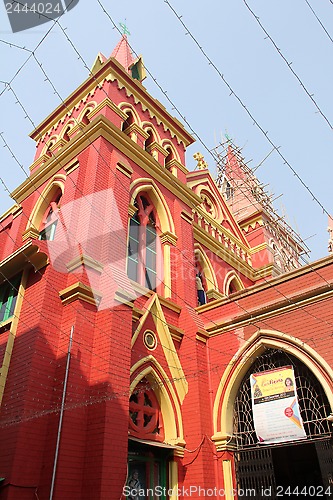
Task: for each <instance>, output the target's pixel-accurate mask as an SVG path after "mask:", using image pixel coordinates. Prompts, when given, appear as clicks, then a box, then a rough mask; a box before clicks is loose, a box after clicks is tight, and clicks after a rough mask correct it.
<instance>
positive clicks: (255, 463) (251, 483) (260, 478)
mask: <svg viewBox="0 0 333 500" xmlns="http://www.w3.org/2000/svg"><path fill="white" fill-rule="evenodd" d="M236 464H237V479H238V488H237V489H238V491H239V492H246V496H248V497H251V496H252V498H258V499H261V498H266V499H267V498H272V499H274V498H275V489H276V485H275V476H274V467H273V459H272V450H271V449H270V448H265V449H259V450H242V451H239V452H237V454H236ZM251 491H254V492H255V494H254V495H251ZM268 492H269V494H267V493H268ZM241 496H245V495H241Z"/></svg>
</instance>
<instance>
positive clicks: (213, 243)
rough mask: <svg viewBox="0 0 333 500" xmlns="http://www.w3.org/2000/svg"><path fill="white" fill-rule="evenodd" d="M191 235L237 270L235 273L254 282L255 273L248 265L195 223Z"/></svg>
mask: <svg viewBox="0 0 333 500" xmlns="http://www.w3.org/2000/svg"><path fill="white" fill-rule="evenodd" d="M193 233H194V240H195V241H197V242H199V243H201V244H202V245H204V246H205V247H207V248H209V250H211V251H212V252H213V253H214V254H216V255H218V256H219V257H220V258H221V259H223V260H224V261H225V262H227V263H228V264H230V265H231V266H232V267H233V268H234V269H237V271H239V272H241V273H242V274H243V275H244V276H246V277H247V278H249V279H250V280H252V281H255V271H254V270H253V268H252V267H251V266H250V265H249V264H247V262H245V261H244V260H242V259H240V258H239V257H237V255H235V254H233V253H231V252H230V251H229V250H228V249H227V248H225V247H224V246H223V245H222V244H221V243H220V242H219V241H217V240H216V239H215V238H214V237H213V236H211V235H210V234H208V233H207V232H206V231H205V230H204V229H202V228H201V227H200V226H199V225H198V224H196V223H194V224H193Z"/></svg>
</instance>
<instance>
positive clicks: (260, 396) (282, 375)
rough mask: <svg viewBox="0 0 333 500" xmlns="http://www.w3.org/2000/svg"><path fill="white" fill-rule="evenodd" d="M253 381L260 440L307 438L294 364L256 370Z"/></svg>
mask: <svg viewBox="0 0 333 500" xmlns="http://www.w3.org/2000/svg"><path fill="white" fill-rule="evenodd" d="M250 384H251V398H252V412H253V421H254V428H255V431H256V434H257V436H258V440H259V443H262V444H271V443H284V442H288V441H294V440H298V439H306V434H305V431H304V427H303V422H302V419H301V415H300V411H299V406H298V400H297V392H296V383H295V375H294V369H293V367H292V366H283V367H281V368H276V369H274V370H268V371H264V372H259V373H253V374H252V375H250Z"/></svg>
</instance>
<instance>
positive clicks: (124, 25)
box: [119, 19, 131, 35]
mask: <svg viewBox="0 0 333 500" xmlns="http://www.w3.org/2000/svg"><path fill="white" fill-rule="evenodd" d="M125 23H126V19H125V22H124V23H119V26H120V27H121V30H122V32H123V35H130V34H131V33H130V32H129V30H128V28H127V26H126V24H125Z"/></svg>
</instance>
